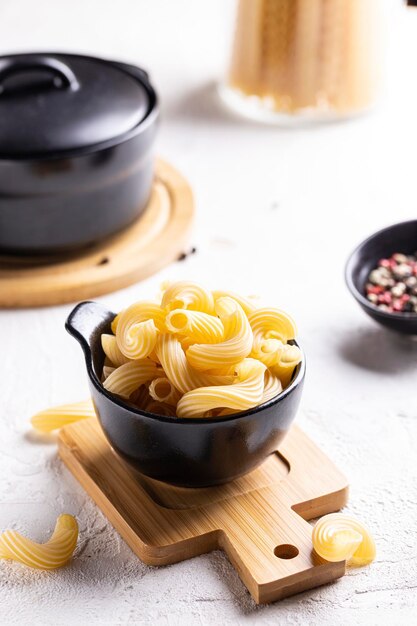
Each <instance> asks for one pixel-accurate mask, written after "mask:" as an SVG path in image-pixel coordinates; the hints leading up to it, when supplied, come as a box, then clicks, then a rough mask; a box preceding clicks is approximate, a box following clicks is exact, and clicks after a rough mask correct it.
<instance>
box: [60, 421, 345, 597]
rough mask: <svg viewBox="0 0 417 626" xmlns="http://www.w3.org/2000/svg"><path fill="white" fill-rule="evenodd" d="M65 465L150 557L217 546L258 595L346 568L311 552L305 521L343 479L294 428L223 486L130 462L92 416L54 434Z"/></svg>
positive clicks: (339, 489)
mask: <svg viewBox="0 0 417 626" xmlns="http://www.w3.org/2000/svg"><path fill="white" fill-rule="evenodd" d="M59 453H60V455H61V458H62V459H63V461H64V463H66V465H67V466H68V468H69V469H70V470H71V472H72V473H73V474H74V476H75V477H76V478H77V479H78V480H79V481H80V483H81V485H82V486H83V487H84V489H85V490H86V491H87V492H88V493H89V494H90V496H91V497H92V498H93V500H95V502H96V503H97V505H98V506H99V507H100V508H101V510H102V511H103V513H104V514H105V515H106V516H107V517H108V519H109V520H110V522H111V523H112V524H113V526H114V527H115V528H116V530H117V531H118V532H119V533H120V534H121V535H122V537H123V538H124V539H125V541H126V542H127V543H128V544H129V546H130V547H131V549H132V550H133V552H135V554H137V555H138V556H139V558H140V559H142V561H144V562H145V563H147V564H149V565H165V564H168V563H175V562H178V561H182V560H184V559H189V558H191V557H193V556H196V555H199V554H203V553H205V552H210V551H211V550H215V549H218V548H220V549H222V550H224V551H225V552H226V553H227V555H228V557H229V559H230V561H231V562H232V564H233V566H234V567H235V568H236V570H237V572H238V574H239V576H240V578H241V579H242V581H243V582H244V584H245V585H246V587H247V588H248V590H249V591H250V593H251V595H252V596H253V598H254V600H255V601H256V602H258V603H264V602H273V601H275V600H280V599H281V598H284V597H286V596H289V595H292V594H294V593H298V592H300V591H304V590H306V589H311V588H313V587H317V586H319V585H322V584H324V583H327V582H330V581H332V580H335V579H336V578H339V577H340V576H343V574H344V572H345V562H344V561H342V562H339V563H330V562H327V561H324V560H323V559H321V558H320V557H318V556H317V555H316V554H314V553H313V551H312V543H311V530H312V528H311V525H310V524H309V523H308V522H307V521H305V520H309V519H312V518H315V517H318V516H320V515H323V514H325V513H330V512H332V511H336V510H338V509H340V508H341V507H343V506H344V505H345V504H346V502H347V498H348V485H347V482H346V479H345V477H344V476H343V475H342V474H341V473H340V472H339V470H338V469H337V468H336V467H335V465H334V464H333V463H332V462H331V461H330V460H329V459H328V458H327V456H326V455H325V454H323V452H321V450H320V449H319V448H318V447H317V446H316V445H315V444H314V443H313V442H312V441H311V440H310V439H309V438H308V437H307V436H306V435H305V434H304V433H303V432H302V431H301V430H300V429H299V428H298V427H296V426H294V427H293V428H292V429H291V431H290V433H289V434H288V436H287V437H286V439H285V440H284V442H283V443H282V445H281V446H280V448H279V452H276V453H275V454H272V455H271V456H270V457H268V459H267V460H266V461H265V462H264V463H263V465H261V466H260V467H259V468H257V469H255V470H254V471H253V472H251V473H250V474H248V475H246V476H244V477H242V478H239V479H238V480H235V481H234V482H232V483H229V484H227V485H224V486H219V487H208V488H204V489H185V488H181V487H172V486H169V485H166V484H163V483H160V482H158V481H155V480H152V479H149V478H146V477H144V476H142V475H140V474H138V473H137V472H135V471H134V470H133V469H131V468H130V467H128V466H127V465H126V463H125V462H124V461H122V460H121V459H120V458H119V457H118V456H117V455H116V454H115V453H114V452H113V450H112V449H111V448H110V446H109V444H108V443H107V440H106V439H105V437H104V435H103V433H102V431H101V428H100V426H99V424H98V422H97V420H96V419H95V418H89V419H86V420H83V421H81V422H78V423H76V424H73V425H71V426H67V427H66V428H64V429H62V430H61V432H60V434H59Z"/></svg>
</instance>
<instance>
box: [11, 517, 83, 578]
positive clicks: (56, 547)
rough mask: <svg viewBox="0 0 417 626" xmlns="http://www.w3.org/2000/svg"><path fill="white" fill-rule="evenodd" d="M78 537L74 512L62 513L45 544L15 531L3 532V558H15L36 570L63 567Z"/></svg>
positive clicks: (14, 559)
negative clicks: (71, 513) (69, 513)
mask: <svg viewBox="0 0 417 626" xmlns="http://www.w3.org/2000/svg"><path fill="white" fill-rule="evenodd" d="M77 538H78V524H77V520H76V519H75V517H73V516H72V515H67V514H64V515H60V516H59V517H58V519H57V522H56V525H55V530H54V532H53V533H52V536H51V538H50V539H49V540H48V541H47V542H46V543H36V542H35V541H32V540H31V539H27V538H26V537H23V536H22V535H21V534H20V533H18V532H17V531H15V530H6V531H5V532H4V533H3V534H2V535H0V558H2V559H12V560H13V561H18V562H19V563H23V564H24V565H27V566H28V567H34V568H36V569H44V570H51V569H56V568H57V567H62V566H63V565H65V563H67V562H68V561H69V559H70V558H71V556H72V554H73V552H74V550H75V546H76V545H77Z"/></svg>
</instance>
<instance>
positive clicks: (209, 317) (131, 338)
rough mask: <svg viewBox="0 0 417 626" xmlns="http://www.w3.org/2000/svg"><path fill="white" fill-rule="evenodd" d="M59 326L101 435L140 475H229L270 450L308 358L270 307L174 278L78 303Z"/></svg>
mask: <svg viewBox="0 0 417 626" xmlns="http://www.w3.org/2000/svg"><path fill="white" fill-rule="evenodd" d="M67 330H68V331H69V332H70V333H71V334H72V335H73V336H74V337H75V338H76V339H77V340H78V341H79V342H80V344H81V346H82V348H83V350H84V353H85V357H86V365H87V372H88V376H89V383H90V389H91V395H92V399H93V402H94V407H95V411H96V413H97V416H98V419H99V421H100V424H101V426H102V428H103V431H104V433H105V435H106V437H107V439H108V440H109V442H110V444H111V445H112V447H113V448H114V450H115V451H116V452H117V453H118V454H120V455H121V456H122V457H123V458H124V459H125V460H126V461H128V462H129V463H130V464H132V465H133V466H134V467H135V468H136V469H138V470H139V471H140V472H141V473H143V474H145V475H147V476H149V477H152V478H155V479H157V480H162V481H164V482H168V483H172V484H176V485H181V486H190V487H197V486H209V485H215V484H221V483H224V482H227V481H230V480H233V479H234V478H237V477H238V476H241V475H243V474H245V473H247V472H248V471H250V470H252V469H254V468H255V467H256V466H257V465H259V464H260V463H261V462H262V461H263V460H264V459H265V458H266V457H267V456H268V455H269V454H271V453H272V452H274V451H275V450H276V449H277V446H278V445H279V443H280V441H281V440H282V438H283V437H284V436H285V434H286V432H287V431H288V428H289V426H290V424H291V422H292V420H293V419H294V417H295V413H296V410H297V408H298V404H299V400H300V396H301V391H302V385H303V380H304V373H305V359H304V356H303V354H302V351H301V349H300V347H299V346H298V344H297V342H296V341H295V334H296V328H295V324H294V322H293V321H292V319H291V318H290V317H289V316H288V315H287V314H285V313H284V312H283V311H280V310H278V309H274V308H265V307H259V306H257V305H256V304H254V302H253V301H252V300H251V299H248V298H242V297H240V296H238V295H236V294H232V293H228V292H222V291H209V290H206V289H204V288H203V287H201V286H200V285H197V284H195V283H189V282H177V283H173V284H171V285H169V286H167V287H166V288H165V289H164V291H163V293H162V296H161V298H160V299H159V301H158V302H154V301H141V302H137V303H135V304H133V305H131V306H130V307H128V308H126V309H125V310H123V311H121V312H120V313H119V314H117V315H115V314H114V313H112V312H110V311H108V310H106V309H105V308H103V307H102V306H101V305H99V304H97V303H94V302H84V303H81V304H79V305H78V306H77V307H76V308H75V309H74V310H73V312H72V313H71V314H70V316H69V318H68V320H67Z"/></svg>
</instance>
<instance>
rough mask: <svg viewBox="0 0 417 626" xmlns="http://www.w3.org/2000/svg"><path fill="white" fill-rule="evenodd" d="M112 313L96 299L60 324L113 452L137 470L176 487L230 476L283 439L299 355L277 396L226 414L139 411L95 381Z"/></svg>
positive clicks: (300, 372)
mask: <svg viewBox="0 0 417 626" xmlns="http://www.w3.org/2000/svg"><path fill="white" fill-rule="evenodd" d="M114 315H115V314H114V313H112V312H111V311H108V310H107V309H105V308H104V307H102V306H101V305H100V304H97V303H96V302H82V303H81V304H78V305H77V306H76V307H75V309H74V310H73V311H72V313H71V314H70V316H69V317H68V320H67V323H66V329H67V330H68V332H69V333H70V334H71V335H72V336H73V337H75V339H77V341H78V342H79V343H80V344H81V347H82V349H83V351H84V355H85V360H86V366H87V373H88V378H89V385H90V390H91V396H92V399H93V403H94V408H95V411H96V413H97V417H98V419H99V421H100V424H101V426H102V428H103V431H104V434H105V435H106V437H107V439H108V441H109V442H110V444H111V446H112V447H113V448H114V450H115V451H116V452H117V453H118V454H119V455H120V456H121V457H122V458H123V459H125V460H126V461H127V462H128V463H130V464H131V465H132V466H133V467H135V469H137V470H138V471H139V472H141V473H142V474H145V475H146V476H150V477H151V478H155V479H157V480H161V481H164V482H167V483H171V484H174V485H180V486H182V487H208V486H211V485H219V484H222V483H226V482H229V481H231V480H233V479H235V478H237V477H239V476H242V475H243V474H246V473H247V472H249V471H250V470H252V469H254V468H255V467H257V466H258V465H259V464H260V463H262V461H264V460H265V459H266V457H267V456H268V455H269V454H271V453H273V452H274V451H275V450H276V449H277V446H278V444H279V443H280V442H281V440H282V439H283V438H284V436H285V435H286V433H287V432H288V429H289V427H290V425H291V423H292V421H293V419H294V417H295V414H296V412H297V408H298V404H299V402H300V397H301V392H302V388H303V382H304V374H305V361H304V356H303V360H302V362H301V363H300V364H299V365H298V366H297V367H296V368H295V372H294V375H293V380H292V382H291V384H290V385H289V386H288V387H287V389H285V390H284V391H283V392H282V393H281V394H279V395H278V396H277V397H276V398H274V399H272V400H270V401H269V402H266V403H264V404H262V405H260V406H258V407H256V408H254V409H251V410H249V411H243V412H241V413H238V414H235V415H231V416H229V417H225V418H210V419H206V418H205V419H198V418H192V419H180V418H176V417H163V416H160V415H155V414H153V413H147V412H146V411H141V410H139V409H137V408H136V407H134V406H133V405H131V404H129V403H128V402H124V401H123V400H121V399H120V398H118V397H116V396H114V395H112V394H111V393H109V392H108V391H106V389H104V387H103V385H102V384H101V383H100V374H101V371H102V367H103V361H104V354H103V350H102V348H101V341H100V337H101V335H102V333H106V332H110V323H111V321H112V320H113V318H114Z"/></svg>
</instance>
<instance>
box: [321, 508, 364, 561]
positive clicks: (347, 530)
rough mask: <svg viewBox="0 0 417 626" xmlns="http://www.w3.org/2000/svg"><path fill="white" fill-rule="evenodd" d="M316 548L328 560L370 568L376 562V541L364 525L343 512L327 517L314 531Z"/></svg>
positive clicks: (323, 518)
mask: <svg viewBox="0 0 417 626" xmlns="http://www.w3.org/2000/svg"><path fill="white" fill-rule="evenodd" d="M312 540H313V547H314V550H315V551H316V552H317V554H318V555H319V556H321V557H322V558H323V559H326V561H347V562H348V563H350V564H351V565H368V563H371V561H373V560H374V559H375V556H376V548H375V542H374V540H373V538H372V536H371V534H370V532H369V530H368V529H367V528H366V526H365V525H364V524H362V523H361V522H359V521H358V520H356V519H355V518H353V517H350V516H349V515H345V514H343V513H331V514H330V515H325V516H324V517H322V518H321V519H319V521H318V522H317V523H316V525H315V526H314V529H313V535H312Z"/></svg>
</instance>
